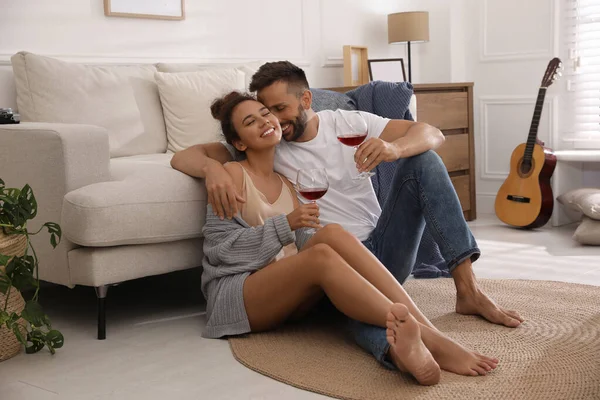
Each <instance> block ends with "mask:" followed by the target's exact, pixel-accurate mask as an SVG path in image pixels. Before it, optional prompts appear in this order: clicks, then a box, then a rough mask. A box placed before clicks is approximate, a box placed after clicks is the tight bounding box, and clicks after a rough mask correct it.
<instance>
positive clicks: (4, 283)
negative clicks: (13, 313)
mask: <svg viewBox="0 0 600 400" xmlns="http://www.w3.org/2000/svg"><path fill="white" fill-rule="evenodd" d="M10 286H12V284H11V281H10V279H9V278H8V276H6V274H5V273H3V272H0V293H2V294H6V292H8V288H9V287H10ZM1 306H2V307H4V304H2V305H1Z"/></svg>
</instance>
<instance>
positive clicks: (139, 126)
mask: <svg viewBox="0 0 600 400" xmlns="http://www.w3.org/2000/svg"><path fill="white" fill-rule="evenodd" d="M11 61H12V67H13V72H14V77H15V83H16V88H17V104H18V108H19V113H20V114H21V119H22V120H23V121H25V122H58V123H71V124H86V125H97V126H101V127H103V128H106V130H107V131H108V133H109V143H110V154H111V157H121V156H129V155H137V154H152V153H164V152H165V151H166V147H167V138H166V136H167V135H166V131H165V126H164V125H165V124H164V119H163V114H162V108H161V105H160V98H159V96H158V89H157V87H156V82H155V81H154V72H155V71H156V67H154V66H88V65H82V64H75V63H68V62H63V61H60V60H56V59H53V58H49V57H43V56H39V55H35V54H32V53H28V52H19V53H17V54H15V55H13V56H12V58H11Z"/></svg>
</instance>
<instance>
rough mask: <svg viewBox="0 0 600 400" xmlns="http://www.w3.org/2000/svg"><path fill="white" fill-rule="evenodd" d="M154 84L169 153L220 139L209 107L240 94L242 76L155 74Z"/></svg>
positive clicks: (222, 73)
mask: <svg viewBox="0 0 600 400" xmlns="http://www.w3.org/2000/svg"><path fill="white" fill-rule="evenodd" d="M156 82H157V84H158V90H159V93H160V100H161V103H162V107H163V112H164V115H165V123H166V125H167V139H168V150H169V151H172V152H177V151H180V150H184V149H186V148H188V147H189V146H192V145H195V144H201V143H209V142H215V141H217V140H219V139H221V137H222V132H221V127H220V124H219V122H218V121H217V120H215V119H214V118H213V117H212V115H211V113H210V105H211V103H212V102H213V101H214V100H215V99H216V98H217V97H220V96H223V95H224V94H226V93H228V92H230V91H232V90H244V74H243V73H242V72H241V71H240V70H238V69H236V68H229V69H209V70H204V71H196V72H179V73H165V72H156Z"/></svg>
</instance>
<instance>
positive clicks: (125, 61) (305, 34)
mask: <svg viewBox="0 0 600 400" xmlns="http://www.w3.org/2000/svg"><path fill="white" fill-rule="evenodd" d="M299 1H300V25H301V26H302V37H301V55H300V57H287V56H277V55H273V56H268V57H222V56H217V55H210V54H209V55H206V56H200V57H197V56H196V57H181V56H170V55H166V54H162V55H161V54H152V55H137V54H134V53H132V54H127V55H123V54H76V53H64V54H55V53H45V52H43V51H32V50H27V51H29V52H31V53H35V54H39V55H42V56H45V57H51V58H56V59H59V60H62V61H66V62H73V63H81V64H89V65H138V64H155V63H159V62H164V63H167V62H168V63H190V64H192V63H197V64H218V63H241V62H252V61H264V62H267V61H279V60H284V59H285V60H289V61H290V62H292V63H294V64H296V65H297V66H299V67H310V66H311V62H310V55H309V53H308V43H309V30H310V29H311V26H310V25H309V23H308V19H309V18H308V13H309V7H310V1H311V0H299ZM22 50H26V49H19V50H4V49H2V50H0V66H10V65H11V62H10V58H11V57H12V56H13V55H14V54H15V53H17V52H19V51H22Z"/></svg>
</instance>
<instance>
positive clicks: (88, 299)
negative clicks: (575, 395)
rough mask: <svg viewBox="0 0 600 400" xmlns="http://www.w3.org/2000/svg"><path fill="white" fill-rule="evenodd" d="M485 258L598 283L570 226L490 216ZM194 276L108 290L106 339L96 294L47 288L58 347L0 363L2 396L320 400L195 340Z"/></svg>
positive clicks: (483, 230)
mask: <svg viewBox="0 0 600 400" xmlns="http://www.w3.org/2000/svg"><path fill="white" fill-rule="evenodd" d="M471 227H472V230H473V233H474V235H475V237H476V238H477V240H478V242H479V245H480V247H481V249H482V252H483V255H482V257H481V259H480V261H478V262H477V263H476V264H475V269H476V273H477V275H478V277H482V278H483V277H485V278H518V279H548V280H559V281H567V282H577V283H586V284H593V285H598V286H600V247H581V246H578V245H577V244H576V243H575V242H574V241H573V240H572V239H571V234H572V232H573V229H574V227H573V226H570V227H563V228H558V229H557V228H549V227H548V228H545V229H542V230H540V231H537V232H522V231H516V230H513V229H510V228H507V227H505V226H502V225H501V224H500V223H499V222H498V221H497V220H496V219H495V218H494V217H492V216H487V217H485V216H481V217H480V218H479V219H478V220H477V221H476V222H474V223H472V224H471ZM198 280H199V276H198V274H197V273H196V272H191V273H190V272H185V273H180V274H171V275H169V276H160V277H153V278H150V279H145V280H139V281H136V282H130V283H127V284H123V285H120V286H118V287H114V288H111V289H110V291H109V296H108V301H109V304H108V307H109V324H108V339H107V340H106V341H97V340H95V329H96V325H95V294H94V291H93V290H92V289H89V288H76V289H72V290H70V289H67V288H64V287H51V288H45V289H44V291H43V292H42V296H43V297H42V300H43V302H44V303H45V306H46V309H47V311H48V313H49V315H50V317H51V318H52V320H53V322H54V325H55V327H56V328H58V329H60V330H61V331H62V332H63V333H64V335H65V337H66V344H65V347H64V348H63V349H61V350H59V351H58V353H57V354H56V355H55V356H50V355H49V353H48V352H46V351H42V352H40V353H38V354H35V355H25V354H21V355H19V356H17V357H15V358H13V359H11V360H9V361H5V362H2V363H0V399H2V400H46V399H73V400H87V399H127V400H131V399H148V400H152V399H161V400H165V399H173V400H175V399H177V400H179V399H194V400H197V399H210V400H221V399H253V400H259V399H264V400H267V399H268V400H281V399H286V400H287V399H318V398H325V397H323V396H319V395H315V394H312V393H309V392H305V391H301V390H298V389H295V388H293V387H291V386H287V385H284V384H282V383H279V382H276V381H274V380H272V379H270V378H266V377H263V376H261V375H259V374H257V373H255V372H253V371H250V370H249V369H247V368H245V367H244V366H242V365H240V364H239V363H237V362H236V361H235V360H234V359H233V357H232V355H231V352H230V351H229V347H228V344H227V342H226V341H221V340H207V339H202V338H201V337H200V334H201V331H202V326H203V324H204V314H203V313H202V310H203V309H204V304H203V301H202V295H201V293H200V290H199V287H198Z"/></svg>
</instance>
